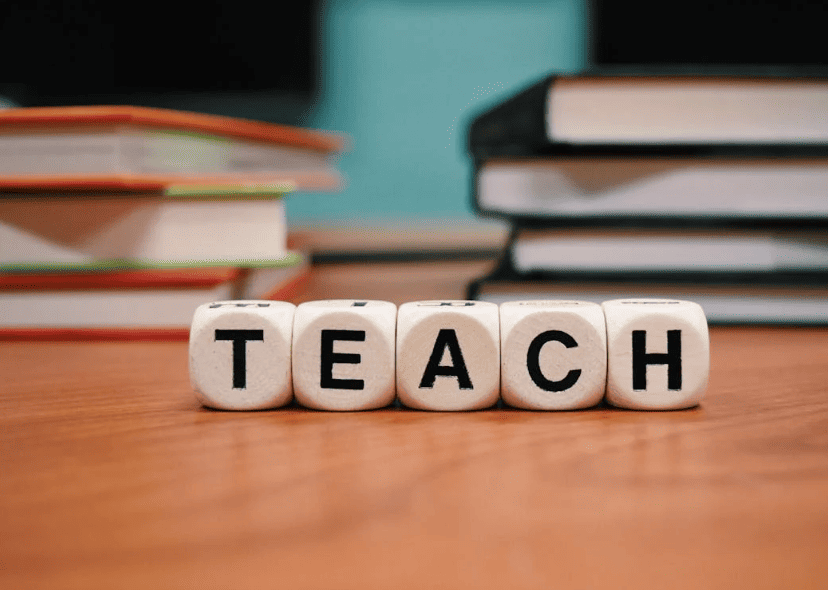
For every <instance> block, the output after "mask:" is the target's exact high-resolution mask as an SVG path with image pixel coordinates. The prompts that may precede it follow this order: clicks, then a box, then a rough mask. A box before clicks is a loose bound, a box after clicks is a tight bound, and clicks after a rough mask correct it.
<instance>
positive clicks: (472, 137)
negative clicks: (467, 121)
mask: <svg viewBox="0 0 828 590" xmlns="http://www.w3.org/2000/svg"><path fill="white" fill-rule="evenodd" d="M554 79H555V76H547V77H546V78H544V79H543V80H540V81H538V82H535V83H534V84H532V85H531V86H529V87H528V88H526V89H525V90H523V91H521V92H519V93H518V94H516V95H515V96H513V97H512V98H510V99H508V100H507V101H505V102H503V103H501V104H499V105H497V106H495V107H494V108H492V109H490V110H488V111H486V112H484V113H482V114H480V115H478V116H477V117H475V118H474V120H473V121H472V122H471V125H470V126H469V132H468V149H469V152H470V153H471V154H472V156H473V157H474V158H476V159H484V158H488V157H490V156H493V155H498V156H522V155H530V154H533V153H537V152H538V151H542V150H543V149H544V148H545V147H546V146H548V145H549V143H550V141H549V138H548V137H547V136H546V110H547V108H546V105H547V98H548V96H549V92H550V88H551V85H552V84H553V82H554Z"/></svg>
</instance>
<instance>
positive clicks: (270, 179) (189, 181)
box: [0, 172, 342, 192]
mask: <svg viewBox="0 0 828 590" xmlns="http://www.w3.org/2000/svg"><path fill="white" fill-rule="evenodd" d="M257 182H259V183H270V184H275V183H290V184H291V185H293V186H296V187H297V188H300V189H302V190H306V191H307V190H320V191H328V190H335V189H338V188H340V186H341V185H342V178H341V177H340V176H339V174H336V173H317V172H312V173H309V172H297V173H296V174H291V173H290V172H280V173H279V174H258V175H257V174H243V175H242V174H221V175H219V174H213V175H209V174H201V175H180V176H176V175H171V174H161V175H137V174H77V175H74V174H61V175H14V176H2V177H0V189H4V190H8V189H17V190H22V191H59V192H66V191H83V190H92V191H123V192H159V191H163V190H164V189H166V188H167V187H169V186H171V185H176V186H179V187H184V186H187V185H201V184H212V185H216V186H217V188H218V187H220V186H221V185H226V186H228V187H232V186H237V185H238V186H242V185H250V184H251V183H257Z"/></svg>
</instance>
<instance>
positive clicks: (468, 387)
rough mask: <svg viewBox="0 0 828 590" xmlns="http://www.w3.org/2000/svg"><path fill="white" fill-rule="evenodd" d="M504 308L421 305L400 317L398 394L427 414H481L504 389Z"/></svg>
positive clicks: (403, 308)
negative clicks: (501, 323) (501, 311)
mask: <svg viewBox="0 0 828 590" xmlns="http://www.w3.org/2000/svg"><path fill="white" fill-rule="evenodd" d="M499 332H500V326H499V313H498V307H497V305H495V304H494V303H488V302H482V301H415V302H410V303H405V304H403V305H401V306H400V309H399V312H398V313H397V396H398V397H399V399H400V401H401V402H402V403H403V404H405V405H406V406H408V407H411V408H417V409H423V410H439V411H446V410H475V409H480V408H487V407H489V406H491V405H493V404H495V403H496V402H497V400H498V397H499V390H500V335H499Z"/></svg>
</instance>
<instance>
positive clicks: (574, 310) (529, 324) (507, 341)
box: [500, 301, 607, 410]
mask: <svg viewBox="0 0 828 590" xmlns="http://www.w3.org/2000/svg"><path fill="white" fill-rule="evenodd" d="M500 358H501V366H500V384H501V386H500V395H501V397H502V398H503V401H504V402H506V403H507V404H509V405H511V406H514V407H517V408H524V409H528V410H574V409H579V408H588V407H590V406H594V405H596V404H597V403H598V402H600V401H601V400H602V399H603V398H604V390H605V387H606V382H607V333H606V325H605V323H604V312H603V310H602V309H601V306H600V305H598V304H597V303H589V302H584V301H510V302H507V303H503V304H501V306H500Z"/></svg>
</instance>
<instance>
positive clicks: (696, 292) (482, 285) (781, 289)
mask: <svg viewBox="0 0 828 590" xmlns="http://www.w3.org/2000/svg"><path fill="white" fill-rule="evenodd" d="M466 297H467V298H468V299H475V300H480V301H489V302H491V303H496V304H500V303H504V302H506V301H525V300H549V299H557V300H561V299H563V300H576V301H592V302H595V303H601V302H603V301H608V300H610V299H626V298H655V299H682V300H689V301H694V302H696V303H698V304H699V305H701V306H702V308H703V309H704V312H705V315H706V316H707V321H708V322H709V323H710V324H713V325H732V324H767V325H774V324H778V325H828V280H826V277H825V276H824V274H819V273H817V274H807V273H804V274H800V275H798V276H794V277H791V276H788V277H785V276H782V275H776V276H768V277H766V278H765V279H764V280H757V279H756V278H755V277H752V276H745V275H739V274H738V273H732V274H729V275H721V274H720V275H717V276H687V275H675V274H665V275H663V276H661V277H659V278H653V277H640V276H639V277H636V276H633V275H628V276H622V277H615V278H614V279H610V278H608V277H606V276H588V275H584V274H577V273H576V274H568V273H556V274H547V275H545V276H544V275H535V276H533V277H527V276H521V275H516V274H514V273H513V272H509V271H504V270H503V269H499V270H498V271H495V272H494V273H492V274H490V275H487V276H486V277H483V278H481V279H478V280H476V281H473V282H472V283H471V284H470V285H469V287H468V291H467V293H466Z"/></svg>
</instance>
